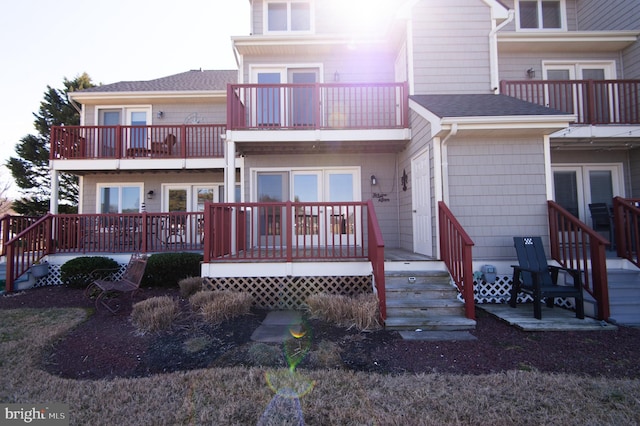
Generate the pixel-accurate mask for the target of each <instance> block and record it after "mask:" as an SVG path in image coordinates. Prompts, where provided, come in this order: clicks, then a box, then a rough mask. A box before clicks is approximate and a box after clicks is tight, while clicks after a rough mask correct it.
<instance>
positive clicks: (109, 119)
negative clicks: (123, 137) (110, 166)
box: [96, 109, 121, 158]
mask: <svg viewBox="0 0 640 426" xmlns="http://www.w3.org/2000/svg"><path fill="white" fill-rule="evenodd" d="M120 112H121V111H120V110H119V109H118V110H100V111H99V114H98V124H99V125H101V126H105V127H104V128H101V129H100V131H99V134H100V136H99V137H98V141H97V146H96V151H97V154H98V157H101V158H114V157H115V154H116V140H117V139H118V134H117V132H118V128H117V127H116V126H119V125H120V124H121V122H120ZM106 126H108V127H106Z"/></svg>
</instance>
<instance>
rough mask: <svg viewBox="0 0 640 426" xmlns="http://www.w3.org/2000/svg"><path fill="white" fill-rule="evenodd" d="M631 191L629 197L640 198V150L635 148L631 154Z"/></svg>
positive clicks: (628, 193)
mask: <svg viewBox="0 0 640 426" xmlns="http://www.w3.org/2000/svg"><path fill="white" fill-rule="evenodd" d="M629 159H630V167H629V168H630V170H629V185H630V188H629V191H628V192H627V195H628V196H629V197H632V198H640V149H638V148H635V149H632V150H631V151H630V152H629Z"/></svg>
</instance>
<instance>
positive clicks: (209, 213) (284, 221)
mask: <svg viewBox="0 0 640 426" xmlns="http://www.w3.org/2000/svg"><path fill="white" fill-rule="evenodd" d="M366 210H367V204H366V203H361V202H341V203H330V202H327V203H296V202H291V201H288V202H272V203H208V204H207V207H206V208H205V227H206V232H205V235H206V236H207V235H210V236H212V237H211V238H212V239H211V240H205V246H206V247H205V255H204V260H205V262H216V261H226V260H279V261H293V260H301V259H307V260H312V259H315V260H318V259H338V258H354V259H363V258H367V253H366V250H365V246H364V241H365V236H366V233H365V231H364V230H365V228H364V223H365V222H364V216H365V212H366ZM234 230H235V233H236V234H235V235H236V237H235V239H234V240H233V242H232V243H227V241H232V238H231V236H232V235H234ZM221 233H222V234H223V235H224V237H223V238H220V237H216V236H217V235H220V234H221ZM205 238H206V237H205ZM216 244H217V245H216Z"/></svg>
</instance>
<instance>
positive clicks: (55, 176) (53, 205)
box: [49, 169, 60, 214]
mask: <svg viewBox="0 0 640 426" xmlns="http://www.w3.org/2000/svg"><path fill="white" fill-rule="evenodd" d="M59 177H60V172H58V171H57V170H54V169H51V200H50V201H49V213H51V214H58V198H59V196H60V194H59V192H60V182H59Z"/></svg>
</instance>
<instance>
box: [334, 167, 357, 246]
mask: <svg viewBox="0 0 640 426" xmlns="http://www.w3.org/2000/svg"><path fill="white" fill-rule="evenodd" d="M355 176H356V174H355V172H353V171H337V170H336V171H333V170H329V171H327V172H326V177H325V181H326V188H327V189H326V191H325V193H326V194H325V198H326V200H327V201H329V202H336V203H340V202H348V201H356V191H355ZM360 209H361V208H360V207H354V206H340V205H336V206H331V207H328V208H327V216H326V221H327V226H328V229H329V232H328V235H329V241H327V244H335V245H340V244H347V243H349V244H350V243H353V242H354V238H357V239H359V235H360V233H359V232H356V231H357V230H358V229H359V227H360V226H361V223H360V221H359V218H360ZM356 243H357V244H360V241H359V240H356Z"/></svg>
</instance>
